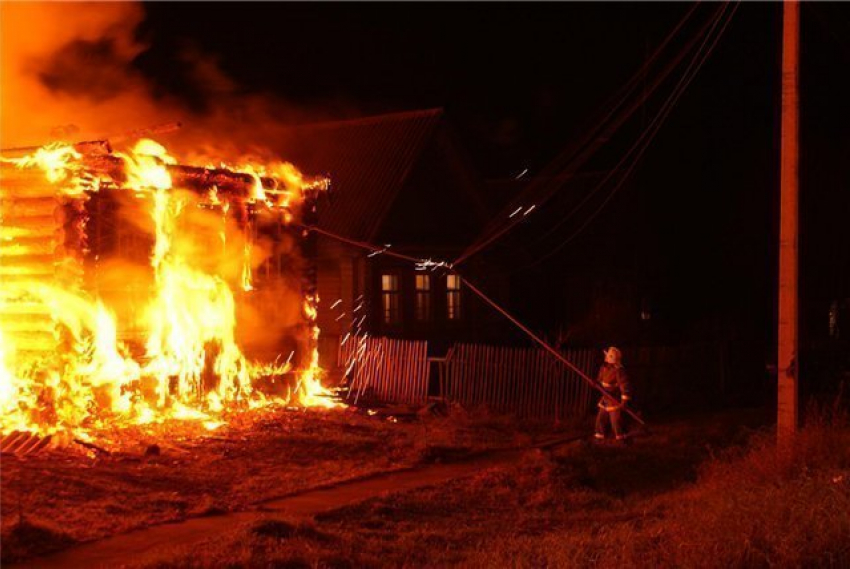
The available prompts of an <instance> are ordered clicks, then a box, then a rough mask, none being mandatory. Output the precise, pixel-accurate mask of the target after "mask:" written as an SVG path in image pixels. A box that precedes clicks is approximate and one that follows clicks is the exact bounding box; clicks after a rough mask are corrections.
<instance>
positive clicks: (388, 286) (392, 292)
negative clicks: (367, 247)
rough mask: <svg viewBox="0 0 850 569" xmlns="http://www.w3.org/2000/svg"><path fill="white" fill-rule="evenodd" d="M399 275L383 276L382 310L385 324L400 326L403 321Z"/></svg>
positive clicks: (389, 274)
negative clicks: (400, 307)
mask: <svg viewBox="0 0 850 569" xmlns="http://www.w3.org/2000/svg"><path fill="white" fill-rule="evenodd" d="M399 295H400V292H399V288H398V275H394V274H392V273H386V274H383V275H381V309H382V315H383V321H384V324H398V323H399V321H400V320H401V311H400V309H399V306H400V304H401V302H400V298H399Z"/></svg>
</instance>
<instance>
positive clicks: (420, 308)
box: [416, 275, 431, 322]
mask: <svg viewBox="0 0 850 569" xmlns="http://www.w3.org/2000/svg"><path fill="white" fill-rule="evenodd" d="M416 319H417V320H419V321H420V322H427V321H429V320H431V275H416Z"/></svg>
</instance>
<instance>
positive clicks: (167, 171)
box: [0, 140, 337, 435]
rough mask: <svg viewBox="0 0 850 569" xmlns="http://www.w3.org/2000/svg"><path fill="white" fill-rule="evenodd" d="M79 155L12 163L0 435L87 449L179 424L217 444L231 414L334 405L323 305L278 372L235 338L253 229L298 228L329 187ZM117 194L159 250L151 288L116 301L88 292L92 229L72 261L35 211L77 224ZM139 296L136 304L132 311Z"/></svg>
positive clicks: (257, 170) (311, 297)
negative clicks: (86, 439)
mask: <svg viewBox="0 0 850 569" xmlns="http://www.w3.org/2000/svg"><path fill="white" fill-rule="evenodd" d="M78 147H79V145H78ZM78 147H75V146H72V145H66V144H55V145H50V146H46V147H43V148H40V149H38V150H36V151H34V152H30V153H29V154H27V155H24V156H16V157H4V158H2V162H3V164H2V167H3V170H4V173H5V174H6V175H4V180H3V182H2V184H0V278H2V281H0V429H1V430H2V432H3V433H7V432H10V431H14V430H22V431H30V432H35V433H39V434H42V435H47V434H53V433H57V432H70V433H74V434H83V433H85V432H87V431H89V430H92V429H97V428H98V427H102V426H105V425H109V426H115V425H121V424H145V423H151V422H161V421H164V420H166V419H169V418H178V419H197V420H201V421H204V422H205V424H206V425H207V426H209V427H210V428H212V427H215V426H216V425H218V424H221V423H220V421H221V420H223V419H222V418H223V417H224V416H225V415H226V414H227V413H228V412H230V411H232V410H236V409H249V408H254V407H258V406H266V405H272V404H285V405H302V406H326V407H328V406H334V405H336V404H337V403H335V402H334V400H333V399H332V398H331V397H330V393H329V391H328V390H327V389H326V388H324V387H323V386H322V384H321V381H320V379H321V369H320V368H319V365H318V352H317V349H316V340H317V339H318V334H319V330H318V328H317V327H316V325H315V320H316V304H317V302H318V298H317V296H316V295H315V294H314V293H312V294H307V293H303V294H300V300H299V301H298V302H300V303H302V306H301V307H300V308H299V309H298V312H299V314H300V318H301V321H302V326H301V328H300V329H301V330H302V332H301V335H302V336H303V337H302V338H299V339H298V341H299V344H298V345H299V346H300V347H301V348H302V350H301V351H302V352H305V353H302V354H301V356H300V357H298V358H296V360H297V361H293V353H294V350H293V353H290V354H289V355H288V356H286V354H281V356H280V357H279V358H278V359H277V360H275V362H274V363H259V362H257V361H253V360H251V359H249V358H248V357H247V356H246V355H245V352H244V350H243V349H242V348H241V347H240V344H239V341H238V336H239V335H238V326H237V321H238V318H237V315H238V312H239V308H240V307H239V305H238V304H239V302H240V301H239V299H240V298H245V296H246V295H252V294H255V293H256V291H255V286H254V285H255V282H254V272H255V270H256V269H257V265H258V263H257V259H258V257H259V254H258V252H257V250H256V249H257V241H256V239H255V238H254V237H255V236H254V233H255V232H256V228H255V227H254V226H253V225H252V224H251V223H249V222H248V221H247V220H249V219H250V218H251V216H254V217H256V216H258V215H259V214H260V213H262V215H265V216H267V217H268V216H270V218H271V219H273V220H275V223H277V224H278V225H279V226H287V225H289V224H291V222H292V221H293V219H294V216H296V215H297V211H298V207H299V206H301V205H302V204H303V202H304V200H305V196H307V195H309V194H310V193H311V192H315V191H317V190H319V189H322V188H323V187H326V185H327V181H326V180H323V179H317V180H310V179H307V178H305V177H304V176H302V175H301V173H300V172H298V170H297V169H295V168H294V167H293V166H291V165H290V164H283V163H276V164H267V165H260V164H257V163H251V164H244V165H236V166H228V167H223V166H219V167H217V168H192V167H186V166H179V165H178V164H177V160H175V159H174V158H173V157H171V156H169V154H168V153H167V151H166V149H165V148H163V147H162V146H161V145H159V144H158V143H156V142H154V141H151V140H141V141H139V142H138V143H137V144H136V145H135V146H134V147H133V148H132V149H130V150H128V151H126V152H115V153H112V152H111V149H109V150H105V151H104V150H102V149H101V151H99V152H87V151H86V150H85V149H80V148H78ZM16 176H17V177H16ZM18 177H23V180H20V179H18ZM234 180H235V181H234ZM228 184H230V186H229V187H227V186H228ZM189 186H191V187H189ZM107 191H112V192H118V193H120V194H121V195H122V199H124V200H125V201H124V202H123V205H122V207H123V208H125V209H127V208H129V211H130V212H131V216H134V217H136V218H138V219H136V220H135V222H136V223H137V225H138V228H141V229H143V230H144V231H143V233H147V234H148V236H149V243H148V245H147V247H146V248H145V251H146V252H147V254H146V259H147V262H146V264H147V265H148V268H147V270H146V272H147V276H146V277H145V278H140V277H139V276H138V275H137V274H135V273H133V272H132V271H131V270H130V269H127V272H126V277H125V278H124V279H123V280H124V281H126V282H122V283H121V284H122V288H121V291H122V292H121V294H119V295H116V294H114V293H113V294H112V295H109V294H107V293H106V292H104V293H103V294H100V292H99V291H98V290H92V287H91V286H86V284H85V281H86V279H85V277H84V276H83V273H84V272H85V271H84V270H83V269H82V265H83V263H82V262H81V261H80V260H79V257H80V255H85V254H90V253H91V252H90V251H89V249H88V247H87V245H86V243H85V235H86V234H87V228H86V227H85V225H86V223H87V222H88V221H89V219H88V217H89V216H87V215H86V214H83V213H81V214H80V215H79V216H78V217H76V218H75V217H73V216H71V220H72V223H76V224H77V225H78V227H76V228H75V229H76V230H77V232H78V233H79V235H81V236H83V237H82V241H83V242H82V243H81V244H80V245H79V247H78V250H77V251H76V253H77V255H76V257H75V255H74V254H73V253H74V251H70V250H67V249H68V246H67V242H68V237H67V235H66V236H64V237H63V238H62V239H61V240H62V241H63V242H64V244H65V247H64V248H61V250H63V251H65V252H64V253H63V254H57V253H56V250H57V249H56V243H57V239H58V238H57V236H56V235H55V229H56V226H57V225H58V222H57V221H56V220H55V219H51V218H50V217H49V216H45V215H44V212H43V211H39V210H38V207H43V208H45V209H44V211H45V212H50V211H54V209H53V208H59V209H60V210H74V209H75V208H76V211H78V212H80V211H83V210H84V207H85V204H86V202H87V201H88V200H90V199H91V198H92V196H95V195H96V194H98V193H101V192H107ZM21 196H25V198H22V197H21ZM128 204H129V205H128ZM27 208H29V210H27ZM53 217H54V218H55V215H54V216H53ZM64 221H65V223H66V225H67V223H68V220H67V219H65V220H64ZM72 232H73V231H72ZM71 249H73V247H71ZM90 256H93V257H94V259H93V260H90V262H91V263H94V264H95V265H96V266H100V265H99V264H104V263H105V260H104V259H101V258H100V257H99V253H97V252H95V254H94V255H91V254H90ZM122 270H124V269H122ZM115 274H119V275H121V274H123V273H122V272H121V271H114V270H113V272H112V278H113V279H114V275H115ZM140 286H141V289H142V290H141V292H139V293H138V298H127V297H133V296H135V294H134V293H133V291H137V290H139V287H140ZM94 288H95V289H97V288H98V287H97V286H96V287H94ZM125 304H126V305H128V306H130V305H132V306H133V307H134V308H133V310H131V311H128V310H127V309H126V307H125V306H124V305H125ZM119 313H120V317H119ZM124 319H126V321H125V320H124ZM122 330H132V331H135V332H134V333H132V334H129V336H132V337H134V338H135V339H136V340H138V341H136V342H125V341H123V340H122V337H124V336H128V334H122V332H121V331H122ZM284 376H287V377H289V378H291V381H290V382H289V383H286V382H283V383H284V384H285V386H286V387H285V389H279V390H277V392H275V390H269V389H262V388H261V387H260V386H261V385H262V384H263V382H264V381H265V382H266V383H267V382H268V380H269V378H272V380H274V378H282V377H284Z"/></svg>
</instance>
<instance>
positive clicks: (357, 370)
mask: <svg viewBox="0 0 850 569" xmlns="http://www.w3.org/2000/svg"><path fill="white" fill-rule="evenodd" d="M338 365H339V367H341V368H342V369H344V370H348V376H349V378H350V385H351V389H350V391H349V399H350V400H351V401H354V400H357V399H359V398H360V397H362V396H363V394H364V393H366V391H367V390H371V392H372V393H373V394H374V396H375V397H377V398H378V399H379V400H381V401H386V402H393V403H411V404H417V403H424V402H425V400H426V399H427V398H428V377H429V373H428V367H429V366H428V342H422V341H412V340H394V339H391V338H371V337H367V336H359V337H358V336H349V337H348V339H347V340H346V342H345V343H344V344H342V345H340V347H339V355H338Z"/></svg>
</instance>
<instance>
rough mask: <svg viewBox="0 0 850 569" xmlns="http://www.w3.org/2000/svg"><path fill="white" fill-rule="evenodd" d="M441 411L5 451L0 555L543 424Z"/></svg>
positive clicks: (497, 444)
mask: <svg viewBox="0 0 850 569" xmlns="http://www.w3.org/2000/svg"><path fill="white" fill-rule="evenodd" d="M444 411H445V413H441V414H431V413H429V414H422V415H421V416H409V417H406V418H397V417H395V416H393V415H390V414H387V413H386V412H384V413H382V414H379V415H375V416H371V415H369V414H367V413H365V412H362V411H360V412H357V411H353V410H350V409H349V410H343V409H337V410H306V411H305V410H300V411H299V410H284V409H279V410H276V411H264V412H262V413H258V412H254V413H246V414H245V415H243V416H238V417H233V418H232V419H231V422H230V424H229V425H228V426H226V427H222V428H220V429H218V430H216V431H214V432H207V431H205V430H204V429H203V428H202V427H201V426H200V425H197V424H193V423H186V424H184V423H178V422H175V423H171V424H166V425H163V426H159V427H150V428H137V429H125V430H123V431H122V432H120V433H112V436H111V437H110V441H111V445H110V452H109V453H108V454H106V453H102V452H98V451H94V450H91V449H88V448H85V447H81V446H79V445H71V446H70V447H65V448H61V449H55V450H49V451H44V452H41V453H39V454H37V455H36V456H30V457H26V458H20V457H16V456H14V455H6V454H4V455H3V456H2V461H1V462H0V469H2V470H0V481H1V482H2V500H0V506H2V554H3V559H4V560H5V561H12V560H15V559H18V560H20V559H25V558H27V557H28V556H31V555H43V554H46V553H48V552H50V551H55V550H57V549H62V548H65V547H68V546H69V545H73V544H74V543H78V542H81V541H89V540H93V539H99V538H103V537H106V536H109V535H113V534H117V533H122V532H126V531H129V530H132V529H136V528H142V527H147V526H150V525H155V524H161V523H164V522H171V521H178V520H182V519H186V518H187V517H194V516H202V515H208V514H214V513H220V512H227V511H238V510H242V509H246V508H249V507H251V506H252V505H254V504H256V503H258V502H262V501H266V500H269V499H271V498H275V497H280V496H285V495H287V494H291V493H293V492H297V491H300V490H304V489H308V488H315V487H319V486H323V485H327V484H330V483H335V482H339V481H343V480H350V479H356V478H358V477H362V476H364V475H368V474H371V473H376V472H384V471H391V470H394V469H400V468H406V467H411V466H415V465H421V464H424V463H429V462H434V461H441V460H452V459H454V458H458V457H462V456H464V455H466V454H469V453H471V452H475V451H480V450H482V449H488V448H503V447H509V446H516V445H520V444H526V443H528V442H529V441H530V440H531V437H534V436H542V435H545V434H547V433H550V432H552V431H553V429H552V428H551V426H549V427H544V428H542V429H541V428H534V427H529V428H518V426H517V425H516V424H515V423H513V421H511V420H510V419H507V418H493V417H490V416H488V415H486V414H481V415H475V414H467V413H464V412H462V411H461V410H458V409H454V410H452V409H449V410H444ZM153 445H156V446H155V447H154V446H153Z"/></svg>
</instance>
